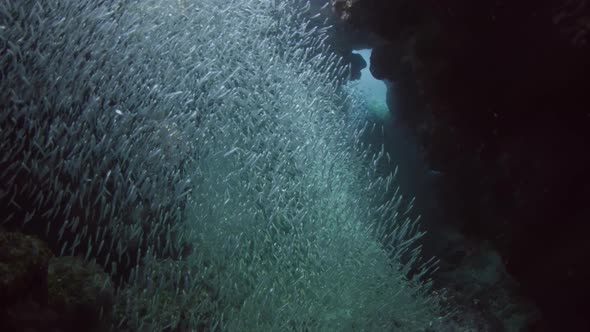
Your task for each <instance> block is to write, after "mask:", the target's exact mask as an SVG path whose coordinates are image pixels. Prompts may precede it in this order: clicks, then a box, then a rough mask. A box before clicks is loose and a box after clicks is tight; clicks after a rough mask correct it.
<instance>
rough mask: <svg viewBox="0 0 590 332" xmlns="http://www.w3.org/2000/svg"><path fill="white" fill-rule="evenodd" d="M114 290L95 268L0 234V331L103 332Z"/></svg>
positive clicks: (31, 239) (30, 239)
mask: <svg viewBox="0 0 590 332" xmlns="http://www.w3.org/2000/svg"><path fill="white" fill-rule="evenodd" d="M113 294H114V288H113V285H112V282H111V280H110V277H109V276H108V275H107V274H106V273H105V272H104V271H103V270H102V269H101V268H100V267H99V266H98V265H96V264H93V263H86V262H84V261H83V260H82V259H81V258H78V257H54V256H53V254H52V252H51V251H50V250H49V248H48V247H47V244H46V243H44V242H43V241H41V240H39V239H37V238H35V237H33V236H30V235H25V234H22V233H16V232H0V322H2V326H3V328H2V330H3V331H62V332H66V331H81V330H83V331H102V330H106V326H108V323H109V322H110V316H111V311H112V305H113Z"/></svg>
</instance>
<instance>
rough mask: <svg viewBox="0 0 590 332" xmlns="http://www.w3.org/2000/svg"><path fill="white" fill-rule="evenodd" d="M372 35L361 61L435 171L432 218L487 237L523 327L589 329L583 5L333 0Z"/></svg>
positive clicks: (589, 97) (587, 64) (587, 73)
mask: <svg viewBox="0 0 590 332" xmlns="http://www.w3.org/2000/svg"><path fill="white" fill-rule="evenodd" d="M332 2H333V5H334V6H333V8H334V12H335V13H336V15H335V16H337V17H339V18H340V21H341V22H342V23H341V24H346V25H350V26H352V27H355V28H356V29H359V30H365V31H368V32H372V33H376V34H377V35H379V36H380V37H381V38H382V40H381V41H380V42H373V43H372V47H373V56H372V59H371V64H370V66H371V67H370V68H371V72H372V73H373V75H374V76H376V77H377V78H381V79H388V80H391V81H393V82H395V87H396V91H394V92H393V91H390V98H389V106H390V108H392V109H395V110H396V115H398V119H399V120H400V121H403V123H404V125H405V126H407V127H408V128H409V130H410V131H411V132H413V134H414V135H415V136H416V138H417V139H418V141H419V142H420V145H421V148H422V149H423V151H424V154H425V158H426V161H427V163H428V165H429V167H430V168H432V169H435V170H437V171H440V172H442V173H443V174H444V177H443V179H442V181H441V182H442V184H441V185H440V186H439V187H438V188H439V192H438V197H439V199H440V200H441V203H442V206H443V207H444V211H445V213H444V217H443V220H441V222H445V223H446V224H447V225H449V226H452V227H453V228H454V229H456V230H459V231H461V232H462V233H463V234H464V235H467V236H471V237H475V238H479V239H481V240H482V241H483V240H489V241H492V243H493V244H494V246H495V247H496V248H497V249H498V250H499V251H500V253H501V255H502V259H503V261H504V263H505V264H506V267H507V269H508V272H509V273H510V274H511V275H512V276H514V277H515V278H516V279H517V281H519V283H520V288H521V289H522V291H523V292H524V294H525V295H527V296H528V297H530V298H531V299H533V300H535V301H536V303H537V304H538V306H539V307H540V308H541V310H542V314H543V319H542V320H541V321H539V323H538V324H537V325H536V326H535V327H531V329H535V330H540V331H541V330H547V331H555V330H556V329H558V328H559V329H560V330H563V329H564V328H571V330H575V331H578V330H580V328H582V330H583V329H584V328H585V327H588V326H589V325H588V324H589V323H588V318H587V317H588V315H587V312H583V309H581V308H583V307H584V303H585V301H586V298H587V297H588V295H590V286H589V285H588V284H589V283H588V282H587V281H588V280H590V274H589V273H588V272H587V271H589V270H590V269H588V268H586V266H585V265H586V262H588V261H589V259H590V241H588V240H587V239H586V237H587V234H589V231H590V208H589V206H590V172H588V170H590V70H589V69H590V4H586V3H585V2H584V1H572V0H570V1H565V0H564V1H549V0H545V1H543V0H541V1H534V2H533V1H516V2H515V1H489V0H482V1H468V0H452V1H434V0H421V1H416V0H414V1H410V0H357V1H339V0H332Z"/></svg>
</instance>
